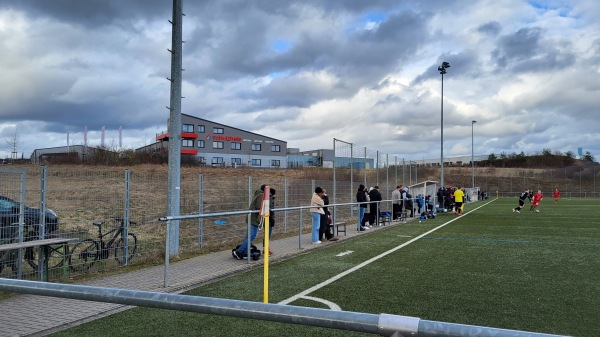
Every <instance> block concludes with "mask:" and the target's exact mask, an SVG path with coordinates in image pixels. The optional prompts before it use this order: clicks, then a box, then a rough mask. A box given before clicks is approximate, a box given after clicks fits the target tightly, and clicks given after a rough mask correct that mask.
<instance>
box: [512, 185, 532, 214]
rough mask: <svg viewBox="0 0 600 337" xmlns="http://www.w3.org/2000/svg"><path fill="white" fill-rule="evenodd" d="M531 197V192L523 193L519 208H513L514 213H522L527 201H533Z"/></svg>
mask: <svg viewBox="0 0 600 337" xmlns="http://www.w3.org/2000/svg"><path fill="white" fill-rule="evenodd" d="M531 195H532V193H531V190H525V192H523V193H521V195H520V196H519V206H517V207H515V208H513V212H517V213H521V212H520V211H521V209H522V208H523V205H525V199H529V201H531Z"/></svg>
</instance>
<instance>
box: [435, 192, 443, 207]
mask: <svg viewBox="0 0 600 337" xmlns="http://www.w3.org/2000/svg"><path fill="white" fill-rule="evenodd" d="M436 197H437V200H438V205H439V206H438V207H439V208H440V209H442V208H444V189H443V188H442V187H440V188H439V189H438V191H437V194H436Z"/></svg>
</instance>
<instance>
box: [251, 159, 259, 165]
mask: <svg viewBox="0 0 600 337" xmlns="http://www.w3.org/2000/svg"><path fill="white" fill-rule="evenodd" d="M252 166H260V159H252Z"/></svg>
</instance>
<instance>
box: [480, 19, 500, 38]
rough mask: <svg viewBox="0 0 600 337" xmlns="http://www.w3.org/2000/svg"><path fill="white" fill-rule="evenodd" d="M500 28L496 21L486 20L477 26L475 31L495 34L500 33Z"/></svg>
mask: <svg viewBox="0 0 600 337" xmlns="http://www.w3.org/2000/svg"><path fill="white" fill-rule="evenodd" d="M501 30H502V25H501V24H500V22H498V21H492V22H488V23H486V24H483V25H481V26H479V27H477V31H478V32H480V33H484V34H486V35H491V36H496V35H498V34H500V31H501Z"/></svg>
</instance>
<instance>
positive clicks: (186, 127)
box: [181, 124, 194, 132]
mask: <svg viewBox="0 0 600 337" xmlns="http://www.w3.org/2000/svg"><path fill="white" fill-rule="evenodd" d="M181 131H183V132H194V126H193V125H192V124H183V125H182V126H181Z"/></svg>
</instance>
